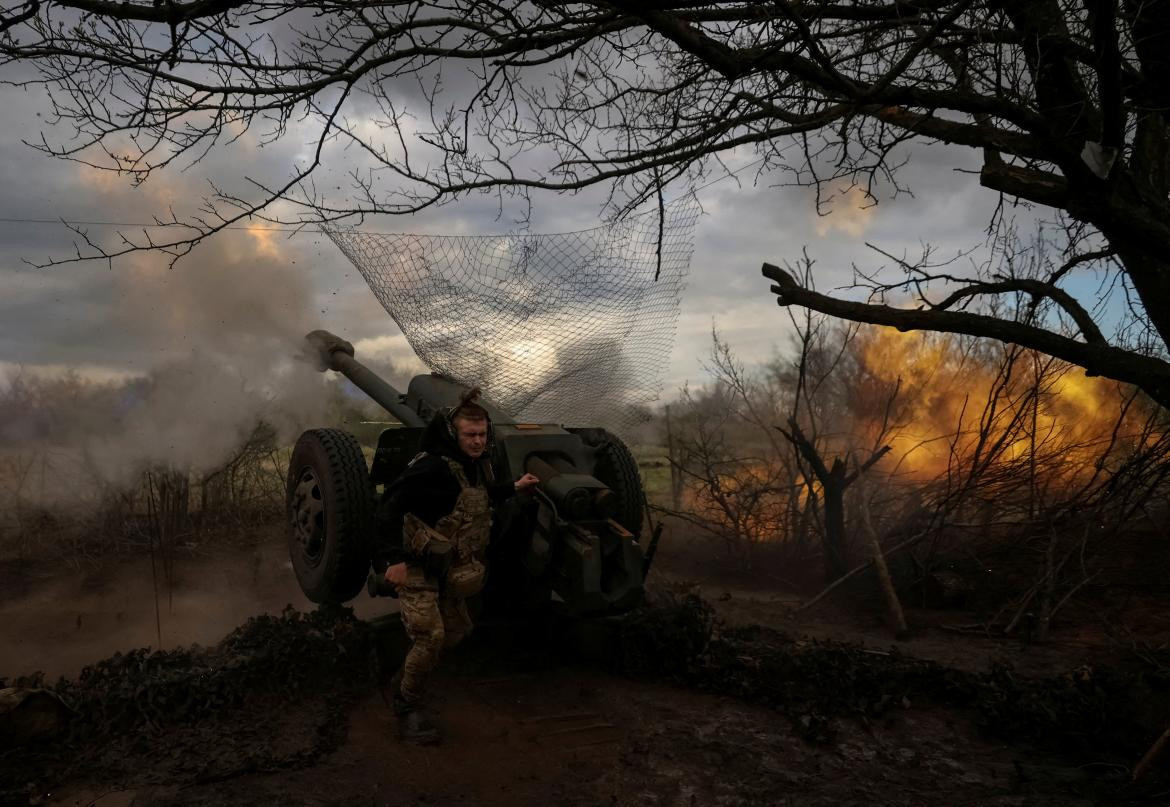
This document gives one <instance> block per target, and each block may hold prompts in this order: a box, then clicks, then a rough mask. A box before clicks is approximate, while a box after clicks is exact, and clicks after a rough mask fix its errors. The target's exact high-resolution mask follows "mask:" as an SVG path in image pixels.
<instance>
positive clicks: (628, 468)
mask: <svg viewBox="0 0 1170 807" xmlns="http://www.w3.org/2000/svg"><path fill="white" fill-rule="evenodd" d="M305 339H306V344H307V345H308V348H309V353H310V355H311V356H312V357H313V359H314V360H315V361H316V363H317V366H318V368H319V369H321V370H322V371H325V370H334V371H337V372H340V373H342V374H343V375H345V376H346V377H347V378H349V379H350V380H351V381H352V382H353V383H354V384H355V385H356V386H357V387H359V388H360V389H361V390H363V391H364V392H366V394H368V395H369V396H370V397H371V398H373V400H374V401H376V402H377V403H378V404H379V405H381V406H382V407H383V408H384V409H385V410H386V411H387V412H389V413H390V414H391V415H393V416H394V417H395V418H396V419H397V420H398V421H399V422H400V423H401V424H402V425H401V426H400V427H396V428H388V429H386V430H384V431H383V432H382V434H381V436H380V437H379V440H378V446H377V449H376V450H375V452H374V457H373V462H372V463H371V464H370V466H369V468H368V469H367V467H366V461H365V456H364V455H363V453H362V450H361V447H360V446H359V445H358V443H357V440H356V439H355V438H354V437H353V436H352V435H350V434H348V433H346V432H344V431H341V430H338V429H312V430H310V431H307V432H305V433H304V434H302V435H301V437H300V439H299V440H298V441H297V444H296V447H295V448H294V450H293V454H292V459H291V461H290V464H289V473H288V490H287V511H288V522H289V550H290V556H291V559H292V565H293V569H294V571H295V572H296V575H297V581H298V582H299V583H300V585H301V589H302V590H303V591H304V592H305V594H306V596H308V597H309V598H310V599H311V600H313V601H315V602H345V601H347V600H349V599H351V598H353V597H354V596H356V595H357V594H358V592H359V591H360V590H361V589H362V587H363V585H367V583H368V590H369V592H370V594H371V595H375V594H391V591H392V589H391V588H390V587H388V586H384V585H381V584H380V583H379V582H378V580H377V579H376V578H375V579H373V580H369V572H370V564H371V554H372V548H373V545H374V540H375V535H374V530H375V529H377V526H376V523H375V522H376V519H375V518H374V513H375V511H376V510H377V508H378V506H379V504H380V500H381V497H383V496H385V489H386V486H388V485H390V484H391V483H392V482H393V481H394V480H395V479H396V478H397V477H398V475H399V474H400V473H401V472H402V471H403V469H405V468H406V466H407V464H408V463H409V462H410V460H411V459H412V458H413V457H414V456H415V455H416V453H417V452H418V445H419V439H420V437H421V436H422V432H423V430H424V428H425V426H426V424H427V422H428V421H429V420H430V419H431V418H432V417H433V416H434V415H435V413H437V412H439V411H441V410H443V409H445V408H446V407H450V406H453V405H455V404H457V403H458V402H459V396H460V394H461V393H462V392H463V391H464V387H462V386H461V385H459V384H457V383H456V382H454V381H452V380H450V379H448V378H445V377H443V376H440V375H436V374H432V375H419V376H415V377H414V379H412V380H411V382H410V384H409V386H408V389H407V392H406V393H405V394H402V393H399V392H398V391H397V390H395V389H394V388H393V387H392V386H390V385H389V384H387V383H386V382H385V381H384V380H383V379H381V378H379V377H378V376H377V375H376V374H374V373H373V372H372V371H370V370H369V368H367V367H365V366H363V365H362V364H361V363H360V362H358V361H357V360H356V358H355V356H354V349H353V346H352V345H351V344H350V343H349V342H346V341H345V340H343V339H340V338H338V337H336V336H334V335H332V334H330V333H328V332H326V331H313V332H312V333H310V334H308V335H307V336H306V337H305ZM478 403H480V405H482V406H483V407H484V409H486V410H487V411H488V414H489V415H490V416H491V420H492V430H491V431H492V442H491V445H490V446H489V449H488V452H487V454H486V455H485V456H486V457H487V461H488V462H489V464H490V467H491V470H492V472H493V473H494V475H495V478H497V479H516V478H518V477H520V476H521V475H523V474H524V473H525V472H527V473H531V474H533V475H535V476H536V477H537V478H538V479H539V480H540V484H539V485H538V486H537V492H536V495H535V496H531V497H527V496H526V497H515V498H513V499H511V500H509V501H507V502H505V503H504V504H503V505H501V506H499V507H498V508H497V511H496V512H495V514H494V518H493V528H492V541H491V544H490V546H489V550H488V570H489V573H488V582H487V586H486V588H485V590H484V594H483V596H484V600H485V605H487V606H489V607H497V608H500V609H507V610H515V609H518V608H524V607H528V606H541V605H544V604H551V603H557V605H558V606H559V607H560V608H562V609H564V610H565V611H567V612H568V613H571V614H578V615H586V614H590V615H592V614H609V613H620V612H622V611H625V610H628V609H629V608H631V607H633V606H635V605H637V604H638V603H639V602H640V601H641V598H642V583H643V579H644V577H645V574H646V573H647V571H648V568H647V566H648V563H647V558H648V557H649V556H650V555H651V554H652V553H650V552H647V553H643V551H642V548H641V546H640V544H639V542H638V537H639V535H640V534H641V531H642V519H643V503H644V496H643V491H642V481H641V478H640V476H639V474H638V466H637V463H636V462H635V461H634V458H633V456H632V455H631V454H630V451H629V449H628V448H627V447H626V446H625V444H624V443H622V441H621V440H620V439H618V438H617V437H616V436H615V435H613V434H610V433H609V432H607V431H605V430H604V429H601V428H564V427H562V426H560V425H557V424H550V423H520V422H517V421H516V419H515V418H514V417H512V415H511V414H510V413H508V412H506V411H504V410H503V409H501V408H500V407H498V406H496V405H495V404H494V403H492V402H491V401H490V400H484V399H482V398H481V399H480V400H479V401H478Z"/></svg>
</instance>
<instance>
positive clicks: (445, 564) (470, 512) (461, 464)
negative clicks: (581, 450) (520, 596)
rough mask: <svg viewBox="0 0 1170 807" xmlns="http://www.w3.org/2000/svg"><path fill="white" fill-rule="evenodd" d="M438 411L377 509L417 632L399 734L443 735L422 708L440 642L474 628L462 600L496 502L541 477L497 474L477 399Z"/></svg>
mask: <svg viewBox="0 0 1170 807" xmlns="http://www.w3.org/2000/svg"><path fill="white" fill-rule="evenodd" d="M478 396H479V389H478V388H476V389H472V390H470V391H469V392H467V393H465V394H464V395H463V396H462V398H461V400H460V403H459V405H457V406H454V407H451V408H450V409H448V410H445V411H442V412H439V413H438V414H436V415H435V417H434V418H433V419H432V420H431V422H430V423H429V424H428V425H427V427H426V429H425V431H424V432H423V436H422V438H421V440H420V441H419V448H420V453H419V454H418V455H417V456H416V457H415V458H414V459H413V460H411V462H410V465H409V466H407V468H406V470H405V471H403V473H402V475H401V476H400V477H399V478H398V479H397V480H395V482H394V483H393V484H392V485H391V487H390V490H389V491H387V495H386V497H385V499H384V501H383V507H382V510H381V513H380V516H381V523H380V524H379V529H378V536H379V540H378V543H379V546H378V547H377V548H376V549H375V557H374V563H375V568H376V569H378V570H382V569H385V572H384V574H385V577H386V580H387V581H389V582H390V583H392V584H393V585H394V586H395V587H396V588H397V589H398V602H399V605H400V607H401V609H402V621H403V624H404V625H405V626H406V633H407V635H408V636H409V637H410V639H411V647H410V651H409V652H408V653H407V655H406V661H405V662H404V663H403V666H402V670H401V671H400V674H399V676H400V677H399V683H398V688H397V690H396V692H395V695H394V712H395V714H396V716H397V719H398V733H399V736H400V737H401V738H402V739H403V740H405V741H407V742H411V743H417V744H427V743H433V742H437V741H438V740H439V731H438V728H437V727H436V726H435V725H434V724H433V723H432V722H431V721H430V720H429V719H428V718H427V717H426V715H425V714H424V712H423V711H422V710H421V709H420V704H421V701H422V698H423V694H424V688H425V685H426V680H427V676H428V674H429V673H430V672H431V671H432V670H433V669H434V668H435V666H436V665H437V664H438V663H439V655H440V653H441V652H442V650H443V649H444V648H451V647H454V646H455V645H456V644H458V643H459V642H460V641H461V640H462V639H463V638H464V637H465V636H467V634H468V633H470V632H471V629H472V623H471V618H470V616H469V615H468V613H467V604H466V600H467V598H468V597H470V596H472V595H474V594H476V593H477V592H478V591H479V589H480V588H482V586H483V581H484V575H485V568H484V565H483V560H484V552H485V550H486V548H487V543H488V536H489V532H490V530H491V517H492V516H491V512H492V506H493V505H494V504H496V503H498V502H501V501H503V500H504V499H506V498H508V497H510V496H512V495H514V494H515V493H517V492H521V491H528V490H530V489H531V488H532V487H533V486H534V485H536V484H537V482H538V481H539V480H538V479H537V478H536V477H535V476H533V475H532V474H524V475H523V476H522V477H520V478H519V479H517V480H516V481H514V482H513V481H511V480H504V481H502V482H496V481H494V480H493V478H492V475H491V466H490V464H489V462H488V461H487V459H486V458H484V452H485V451H486V450H487V447H488V444H489V442H490V439H491V419H490V418H489V417H488V414H487V412H486V410H484V409H483V407H481V406H479V405H478V404H477V403H476V402H475V401H476V398H477V397H478Z"/></svg>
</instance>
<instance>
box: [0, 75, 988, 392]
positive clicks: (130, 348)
mask: <svg viewBox="0 0 1170 807" xmlns="http://www.w3.org/2000/svg"><path fill="white" fill-rule="evenodd" d="M0 104H3V109H4V110H5V112H4V115H3V122H2V123H0V132H2V133H3V136H2V137H0V171H2V172H3V173H2V175H0V218H3V219H5V221H3V222H0V370H4V369H7V370H10V369H11V368H13V367H16V366H24V367H25V368H28V369H32V370H38V371H40V370H47V371H52V370H57V369H61V368H76V369H77V370H79V371H81V372H83V373H84V374H87V375H90V376H93V377H99V378H117V377H122V376H126V375H134V374H141V373H144V372H146V371H148V370H150V369H151V368H153V367H157V366H159V365H160V364H162V363H166V362H168V361H174V360H178V359H181V358H182V357H184V356H186V355H189V354H190V353H191V352H192V351H200V352H205V353H209V354H211V355H213V356H223V357H225V360H226V358H227V357H232V356H238V355H245V354H248V353H249V352H250V351H257V350H259V346H263V350H264V351H268V352H269V353H268V354H264V355H270V352H271V351H273V350H275V351H276V352H277V353H280V352H282V351H285V350H286V349H287V352H288V353H289V354H290V355H291V353H292V352H293V351H294V350H295V346H296V342H297V339H298V338H299V336H300V335H302V334H304V333H305V332H307V331H309V330H312V329H315V328H327V329H329V330H332V331H334V332H336V333H339V334H341V335H343V336H345V337H346V338H349V339H350V340H352V341H354V342H355V343H356V344H357V346H358V349H359V351H360V352H359V358H363V357H364V358H367V359H369V360H373V361H375V363H377V362H381V363H383V364H384V363H385V362H387V361H389V362H392V363H393V364H394V366H395V368H396V370H397V373H396V375H397V376H398V377H399V378H402V377H405V376H406V375H408V374H410V373H412V372H414V371H416V370H418V369H420V367H419V365H418V363H417V360H416V359H414V357H413V353H412V352H411V350H410V348H409V346H408V345H407V344H406V342H405V340H404V338H403V337H402V335H401V333H400V332H399V330H398V328H397V327H396V326H395V324H394V322H393V321H392V320H391V319H390V317H389V316H388V315H387V314H386V312H385V311H384V310H383V309H382V308H381V306H380V305H379V304H378V303H377V301H376V300H375V299H374V296H373V294H372V293H371V292H370V290H369V288H368V287H367V286H366V285H365V282H364V281H363V280H362V278H361V276H360V274H358V272H356V271H355V269H354V267H353V266H352V265H350V264H349V263H348V262H347V260H346V259H345V257H344V256H343V255H342V254H341V252H340V251H339V250H338V249H337V248H336V247H335V246H334V245H333V244H332V242H330V241H329V240H328V238H326V237H325V236H323V235H321V234H319V233H301V234H298V235H295V236H292V237H289V236H288V235H287V234H284V233H271V232H262V231H234V232H228V233H223V234H221V235H219V236H216V237H215V238H213V239H212V240H211V241H210V242H209V243H207V244H205V245H203V246H201V247H199V248H198V249H197V250H196V251H195V252H194V253H193V254H191V255H190V256H188V257H187V258H185V259H184V260H183V261H181V262H180V263H179V264H178V265H177V266H176V267H175V268H173V269H169V268H167V261H166V259H165V258H163V257H161V256H156V255H148V254H139V255H135V256H132V257H130V258H127V259H124V260H121V261H118V262H115V263H114V264H113V265H112V266H110V265H107V264H105V263H101V262H91V263H85V264H78V265H66V266H58V267H53V268H47V269H35V268H32V267H30V266H28V265H27V264H26V263H24V262H23V261H25V260H31V261H34V262H36V261H44V260H46V259H48V258H51V257H62V256H65V255H67V254H69V253H70V252H71V251H72V247H71V242H72V241H73V240H74V238H75V236H74V235H73V234H72V233H70V232H69V231H68V230H67V229H65V228H64V227H62V226H61V225H60V224H53V223H49V224H38V223H30V222H27V221H10V220H9V219H50V220H53V219H60V218H64V219H68V220H81V221H108V222H141V221H147V220H149V219H150V217H151V216H152V215H153V214H155V213H160V214H161V215H164V216H165V215H167V213H166V211H167V210H168V209H169V208H172V207H173V208H175V209H176V210H177V211H178V212H180V214H181V213H182V212H183V211H185V210H192V209H194V207H195V206H196V205H197V203H198V199H199V196H200V195H201V194H202V193H203V191H204V190H205V189H206V187H207V184H206V182H207V178H208V177H209V176H211V177H215V178H217V179H219V180H222V179H223V178H224V177H229V178H232V177H234V178H239V177H242V176H244V175H245V174H249V175H258V176H266V177H268V178H280V177H283V176H287V173H288V171H289V162H290V159H291V157H292V156H293V155H295V154H296V153H298V152H299V151H301V150H302V149H303V148H304V138H303V137H298V135H297V132H296V131H295V130H293V131H292V132H291V133H290V134H289V136H287V137H286V138H284V139H283V140H282V141H280V142H278V143H276V144H275V145H270V146H268V147H265V148H259V147H257V146H256V145H255V144H254V143H249V142H247V141H246V140H245V141H244V142H243V143H242V144H241V145H240V146H238V147H237V148H235V149H233V150H232V151H230V152H226V153H214V154H213V155H212V156H211V157H209V158H208V159H207V160H206V161H204V162H203V163H201V164H199V165H195V166H192V167H190V168H188V169H187V170H186V171H184V172H181V173H179V172H173V173H170V174H167V175H165V176H163V175H160V176H158V177H155V178H152V179H151V180H150V181H148V182H147V183H146V184H145V185H143V186H140V187H133V186H132V185H131V184H130V182H129V181H128V180H126V179H123V178H119V177H116V176H113V175H109V174H105V173H102V172H99V171H96V170H94V169H92V168H87V167H84V166H81V165H78V164H75V163H67V162H63V161H58V160H54V159H51V158H49V157H46V156H43V155H41V154H40V153H38V152H37V151H35V150H33V149H32V148H30V147H28V146H26V145H24V144H22V142H21V141H22V140H36V139H39V137H40V132H41V131H42V128H43V126H44V123H43V122H44V121H45V119H46V118H45V117H44V115H45V113H46V111H47V110H46V105H45V102H44V98H43V97H41V96H40V95H39V94H38V93H37V92H36V91H30V92H25V91H22V90H14V89H11V88H0ZM51 134H52V132H51V131H50V135H51ZM909 156H910V158H911V160H910V163H909V164H908V165H907V166H906V168H905V170H904V171H903V173H902V175H901V178H902V180H903V181H904V182H905V183H906V184H907V185H908V186H909V187H910V188H911V189H912V191H913V194H914V195H913V196H909V195H903V196H899V197H898V198H894V199H888V198H882V199H881V200H880V204H878V205H877V206H876V207H871V208H869V209H859V208H858V205H857V202H858V201H859V198H860V197H858V196H852V197H846V198H845V199H843V200H842V201H841V202H840V203H838V204H837V206H836V208H835V211H834V213H833V214H832V215H830V216H828V217H818V216H817V215H816V211H815V210H814V206H813V198H812V195H811V192H810V191H808V190H806V189H800V188H791V187H788V188H785V187H777V186H775V185H774V184H773V182H774V181H778V180H771V179H770V178H769V177H762V178H758V179H757V178H756V177H755V176H754V175H753V174H752V173H751V172H748V173H745V174H744V175H743V176H742V178H741V182H740V184H739V185H737V184H736V182H735V181H733V180H730V179H725V180H723V181H720V182H717V183H715V184H712V185H710V186H709V187H706V188H703V189H701V190H700V191H699V199H700V202H701V204H702V206H703V208H704V210H705V213H704V215H703V216H702V217H701V218H700V219H699V223H698V227H697V230H696V232H695V252H694V259H693V262H692V265H691V271H690V277H689V282H688V286H687V290H686V292H685V296H684V298H683V301H682V309H681V314H680V318H679V323H678V335H677V341H676V343H675V348H674V351H673V354H672V356H671V360H670V364H669V369H668V371H667V372H666V374H665V379H664V390H663V395H664V397H665V398H668V399H669V398H671V397H673V396H674V395H675V394H676V393H677V389H678V387H679V386H680V385H681V384H682V383H683V382H684V381H688V380H689V381H690V382H691V383H692V384H693V383H700V382H702V381H703V379H704V374H703V371H702V369H701V365H700V362H701V360H702V359H703V358H704V357H705V355H706V353H707V350H708V347H709V342H710V330H711V326H712V322H714V323H715V324H716V325H717V327H718V328H719V330H720V331H721V332H722V335H723V336H724V337H725V338H726V339H727V340H728V341H729V342H730V343H731V345H732V347H733V348H734V349H735V351H736V352H737V353H738V354H739V355H740V357H741V358H743V359H744V360H745V361H748V362H749V363H751V362H757V361H763V360H766V359H767V358H768V357H769V356H770V354H771V353H772V352H773V350H775V349H776V348H777V347H781V348H782V347H783V346H784V345H785V344H786V339H787V333H788V330H787V317H786V316H785V314H784V312H783V310H782V309H780V308H778V307H777V306H776V304H775V298H774V296H773V295H771V294H770V293H769V292H768V282H767V281H766V280H765V279H764V278H763V277H762V276H761V275H760V265H761V263H762V262H764V261H769V262H772V263H783V262H784V261H785V260H792V259H795V258H796V257H798V256H799V254H800V252H801V249H802V247H807V248H808V251H809V253H810V254H811V256H812V257H813V258H814V259H816V261H817V267H818V269H819V270H820V271H819V274H818V280H817V283H818V287H819V288H821V289H822V290H828V289H832V288H834V287H836V286H839V285H841V284H843V283H845V282H847V281H848V278H849V276H850V272H849V266H850V263H851V262H858V263H861V264H864V265H876V264H877V263H878V256H876V255H875V254H874V253H873V252H871V251H870V250H868V249H867V248H866V247H865V246H864V244H865V242H867V241H868V242H872V243H874V244H877V245H879V246H881V247H882V248H883V249H885V250H886V251H888V252H891V253H895V254H897V253H901V252H903V251H909V252H910V253H911V254H914V253H916V252H918V251H919V250H920V248H921V245H922V243H924V242H929V243H931V244H932V245H934V246H935V247H936V248H937V249H938V250H939V253H940V254H944V255H945V254H952V253H954V252H956V251H958V250H961V249H968V248H970V247H972V246H974V245H976V244H978V243H980V242H981V240H982V232H981V230H982V228H983V227H984V226H985V225H986V222H987V220H988V216H989V214H990V212H991V210H992V208H993V206H994V205H995V203H996V196H995V195H994V194H992V193H991V192H989V191H985V190H983V189H981V188H979V186H978V182H977V179H976V178H975V177H973V176H972V175H971V174H970V173H959V172H957V171H956V169H966V170H968V171H969V170H971V169H975V168H977V165H976V164H975V163H974V162H973V161H974V160H975V159H976V155H974V154H972V153H966V152H965V151H963V150H948V149H945V148H942V147H938V146H934V147H918V148H916V149H915V150H914V151H913V152H911V153H910V155H909ZM344 159H345V157H344V156H343V157H342V161H344ZM732 159H733V160H739V162H740V163H741V164H742V163H747V162H749V161H750V160H752V159H753V157H752V155H751V154H750V153H749V154H744V155H733V157H732ZM682 191H683V189H682V188H677V189H675V190H674V191H673V193H674V194H675V195H677V194H678V193H681V192H682ZM600 214H601V205H600V202H599V196H598V195H597V194H594V193H587V194H584V195H582V196H579V197H570V196H552V195H550V196H545V197H540V198H539V199H538V204H537V205H536V206H535V209H534V211H533V218H532V221H531V223H530V226H529V230H530V231H531V232H534V233H540V232H558V231H564V230H577V229H583V228H588V227H592V226H595V225H596V224H598V223H599V220H600V219H599V216H600ZM366 226H367V227H368V228H370V229H376V230H383V231H392V232H424V233H461V234H467V233H499V232H510V231H515V229H516V227H515V224H514V223H513V222H512V221H510V220H507V219H504V220H500V219H498V218H497V210H496V205H495V202H494V201H492V200H489V199H483V200H474V199H472V200H466V201H460V202H457V203H455V204H451V205H448V206H445V207H441V208H438V209H435V210H431V211H428V212H427V213H426V214H424V215H417V216H413V217H397V218H384V219H381V220H371V221H370V222H369V223H368V224H367V225H366ZM89 230H90V232H91V233H92V234H93V236H94V237H96V238H100V239H103V240H106V241H107V242H110V239H115V238H116V236H117V230H116V229H115V228H111V227H104V226H97V225H95V226H91V227H90V228H89ZM286 346H287V348H286ZM258 355H259V354H258Z"/></svg>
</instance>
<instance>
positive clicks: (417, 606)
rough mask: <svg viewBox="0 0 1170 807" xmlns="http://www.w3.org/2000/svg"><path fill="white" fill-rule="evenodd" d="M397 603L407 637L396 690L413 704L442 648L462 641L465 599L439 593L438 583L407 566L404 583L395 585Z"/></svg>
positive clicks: (466, 627) (466, 624) (466, 628)
mask: <svg viewBox="0 0 1170 807" xmlns="http://www.w3.org/2000/svg"><path fill="white" fill-rule="evenodd" d="M398 606H399V608H401V609H402V623H403V625H405V626H406V635H407V636H409V637H410V640H411V645H410V651H409V652H408V653H407V654H406V661H405V662H403V665H402V680H401V682H400V683H399V691H400V692H401V693H402V698H403V700H405V701H407V702H409V703H417V702H418V701H419V700H421V699H422V696H423V693H424V691H425V689H426V682H427V677H428V676H429V675H430V673H431V671H432V670H434V669H435V667H436V666H438V664H439V656H440V655H441V654H442V652H443V650H444V649H445V648H452V647H454V646H455V645H457V644H459V642H461V641H463V639H464V637H466V636H467V634H469V633H471V629H472V627H473V626H472V624H471V617H470V616H469V615H468V613H467V603H466V601H465V600H457V599H452V598H450V597H442V596H440V595H439V587H438V585H437V584H436V583H435V582H434V581H433V580H431V579H429V578H426V577H425V576H424V575H423V573H422V570H419V569H408V571H407V582H406V584H405V585H402V586H399V588H398Z"/></svg>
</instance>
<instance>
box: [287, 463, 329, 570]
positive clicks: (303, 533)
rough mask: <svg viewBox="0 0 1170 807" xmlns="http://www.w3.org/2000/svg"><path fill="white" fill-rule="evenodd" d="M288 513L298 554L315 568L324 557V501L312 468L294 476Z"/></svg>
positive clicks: (319, 484)
mask: <svg viewBox="0 0 1170 807" xmlns="http://www.w3.org/2000/svg"><path fill="white" fill-rule="evenodd" d="M289 510H290V517H291V520H292V534H293V537H294V538H295V539H296V541H297V543H298V544H299V545H300V547H301V555H302V556H303V557H304V559H305V562H306V563H308V565H310V566H316V565H317V564H318V563H320V562H321V558H322V557H323V556H324V554H325V498H324V496H322V494H321V483H320V481H319V480H318V479H317V475H316V474H315V473H313V469H312V468H305V469H303V470H302V471H301V473H300V475H299V476H298V477H297V484H296V487H295V488H293V495H292V503H291V506H290V508H289Z"/></svg>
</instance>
